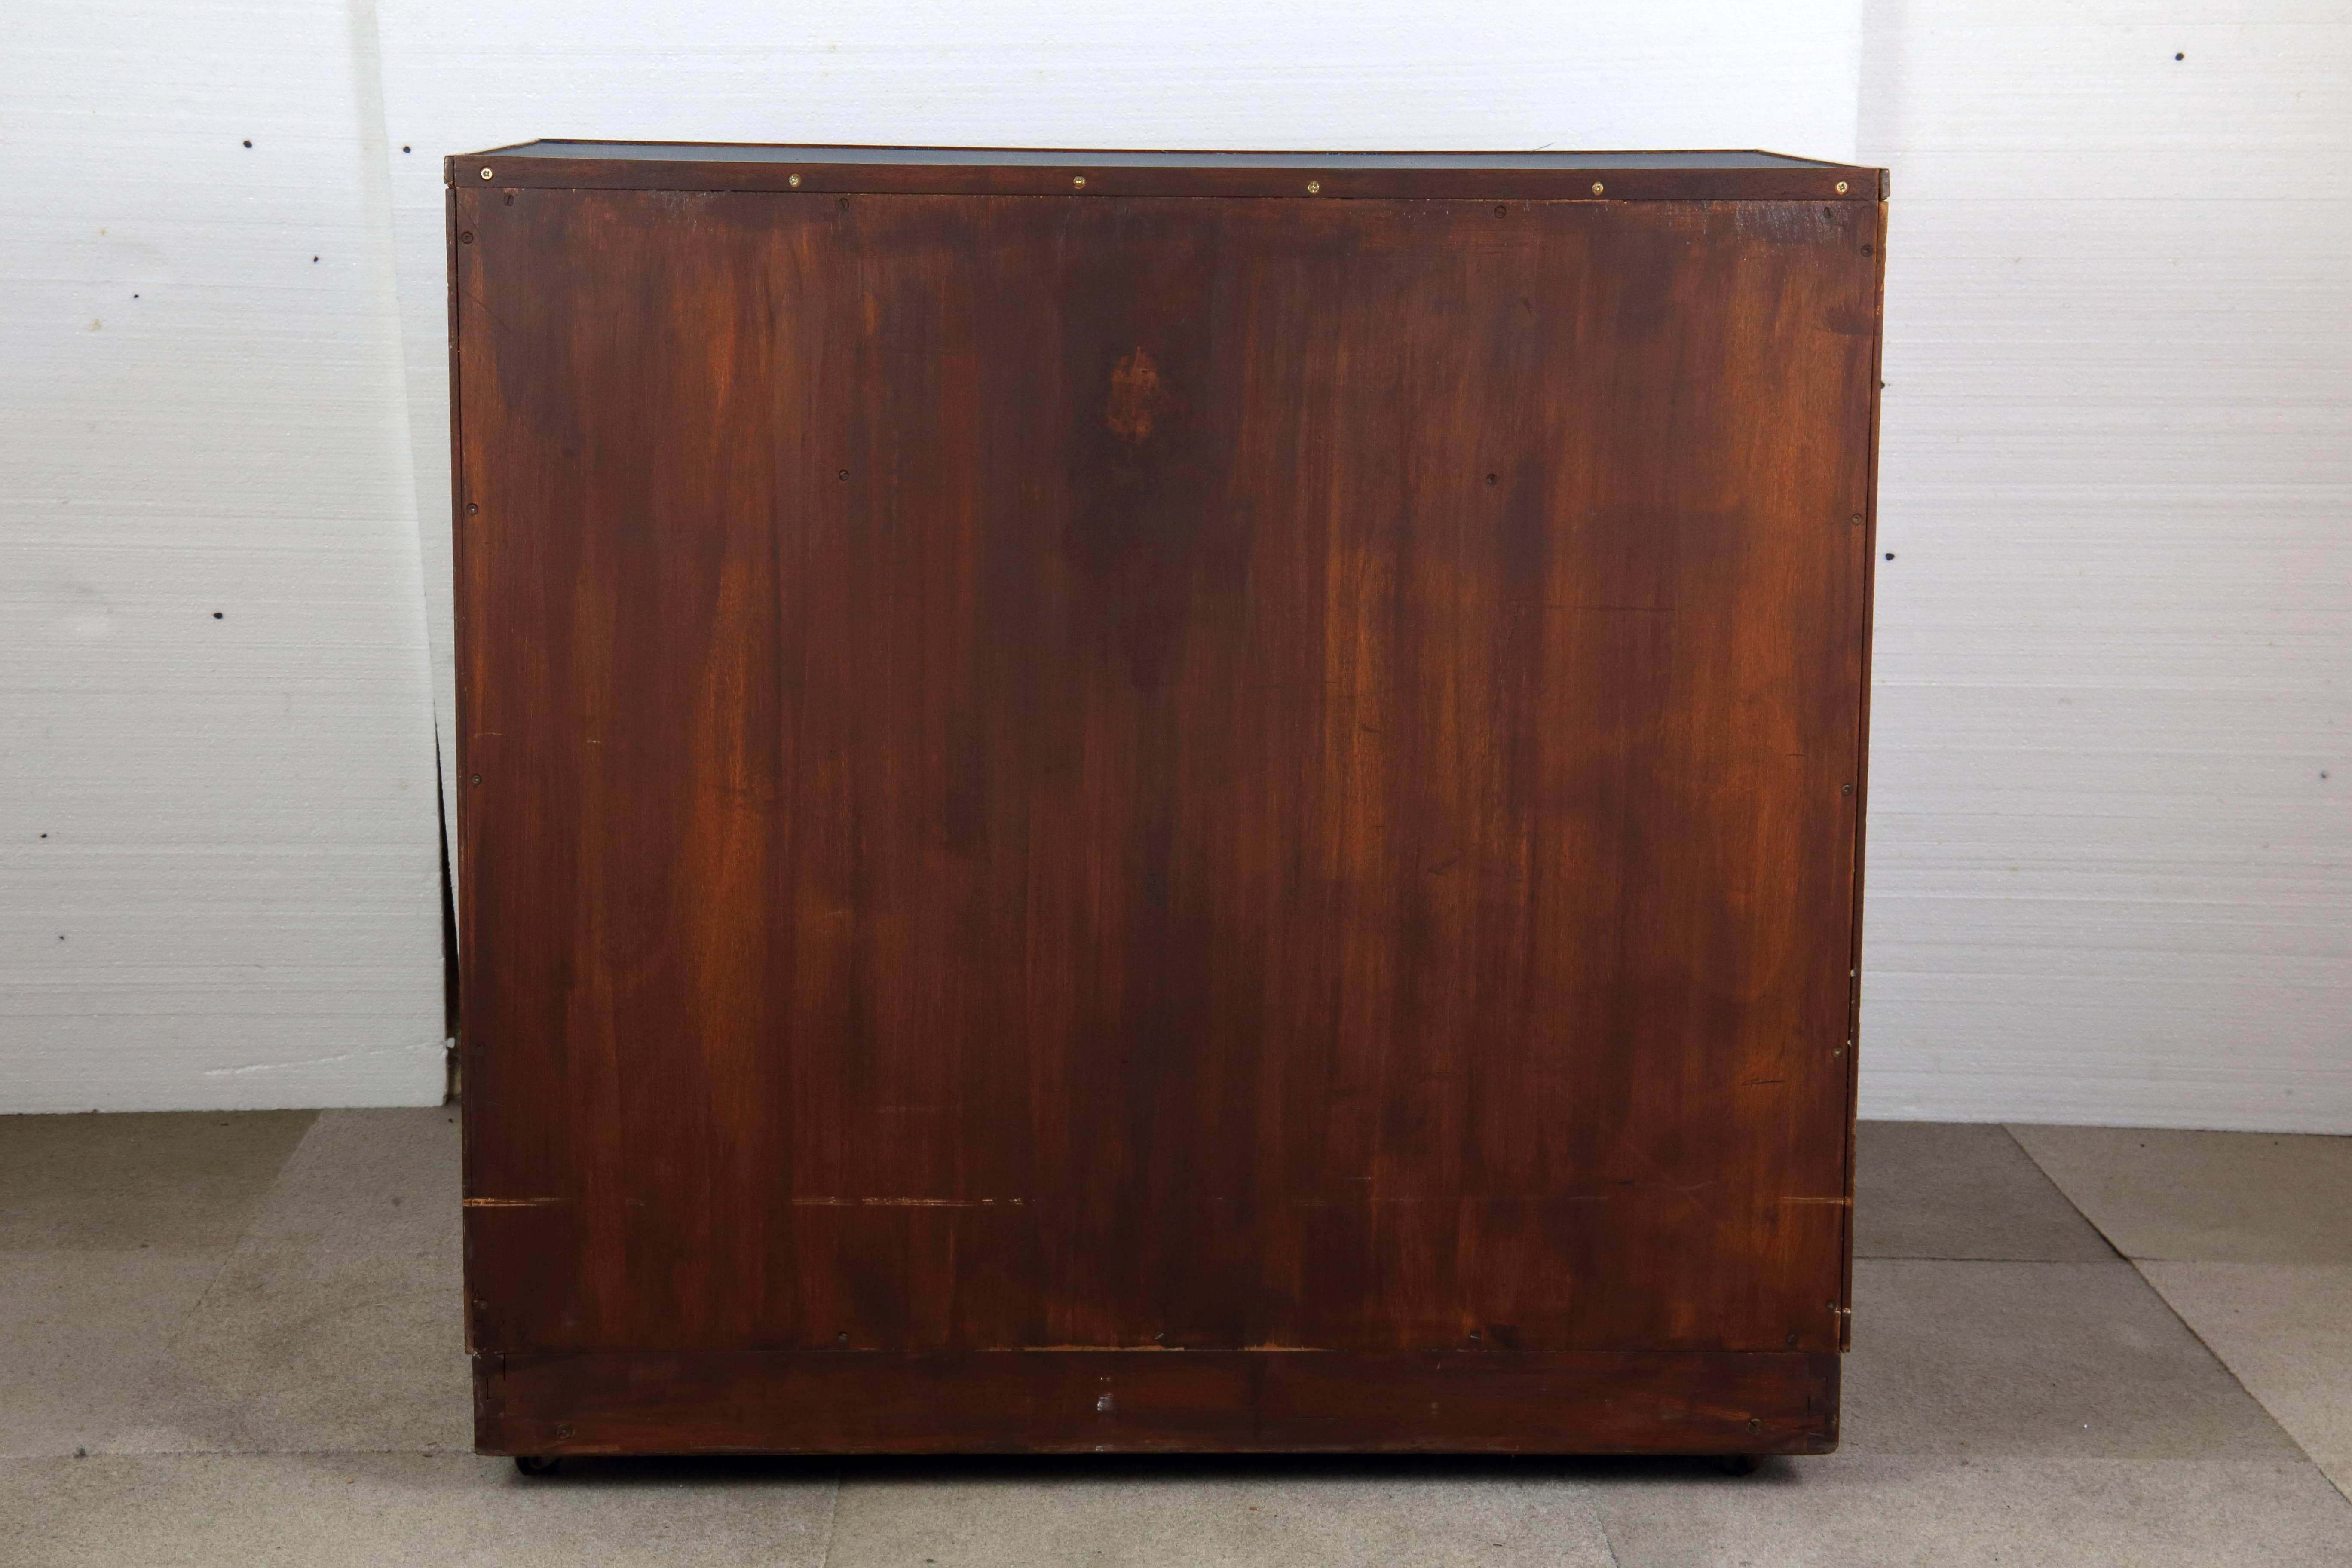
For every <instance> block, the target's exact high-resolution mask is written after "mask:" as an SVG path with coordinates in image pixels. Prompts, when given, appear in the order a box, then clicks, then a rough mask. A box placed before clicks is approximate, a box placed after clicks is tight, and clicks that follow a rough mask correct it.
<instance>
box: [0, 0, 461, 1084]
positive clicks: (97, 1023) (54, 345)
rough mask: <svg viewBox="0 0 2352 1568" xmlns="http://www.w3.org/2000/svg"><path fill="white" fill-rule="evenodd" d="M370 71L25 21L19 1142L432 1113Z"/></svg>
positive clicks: (2, 477) (253, 13)
mask: <svg viewBox="0 0 2352 1568" xmlns="http://www.w3.org/2000/svg"><path fill="white" fill-rule="evenodd" d="M362 58H363V52H362V51H355V50H354V47H353V41H352V33H351V30H350V28H349V27H348V26H347V19H346V17H345V15H344V13H343V12H342V11H341V9H339V8H337V7H335V6H333V5H317V4H309V3H305V0H240V3H239V4H237V5H167V4H161V3H158V0H43V3H40V4H28V3H26V0H16V3H14V4H11V5H7V6H5V8H0V147H5V153H6V167H7V170H8V174H9V187H10V189H9V196H8V217H7V222H6V223H5V224H0V1110H88V1109H94V1108H103V1109H110V1110H111V1109H139V1108H155V1107H172V1106H187V1107H195V1106H202V1107H212V1106H297V1105H372V1104H396V1103H427V1102H431V1101H435V1100H439V1099H440V1098H441V1094H442V1088H443V1074H444V1068H443V1052H442V1044H441V1036H442V997H441V921H440V890H439V889H440V881H439V879H440V869H439V850H438V844H437V837H436V826H435V825H436V807H435V801H434V755H433V731H432V716H431V709H430V699H429V691H430V685H429V674H428V668H427V664H426V658H425V650H426V642H425V613H424V604H423V595H422V591H421V583H420V579H419V575H418V566H417V532H416V522H415V516H416V514H415V491H414V487H413V483H412V479H411V474H410V462H409V455H408V430H407V423H406V419H405V417H404V414H405V405H404V401H403V396H402V390H401V385H400V360H399V352H400V351H399V342H398V336H397V323H396V317H395V311H394V300H393V292H392V283H391V268H390V256H389V245H388V239H389V230H388V217H389V207H388V204H387V202H386V199H385V196H386V193H385V189H384V186H385V180H384V174H383V169H384V163H383V152H382V149H381V148H380V147H379V146H378V145H377V144H376V138H377V137H378V136H379V135H380V134H381V129H382V119H381V113H380V111H379V110H375V107H374V105H373V103H371V102H369V101H368V100H369V99H370V97H371V96H372V95H373V92H374V90H375V89H374V81H373V73H372V72H371V71H367V70H362V69H359V68H357V67H358V65H359V63H360V61H361V60H362ZM247 140H250V141H251V142H252V143H253V145H252V147H251V148H250V149H249V150H248V149H247V148H246V147H245V146H243V145H242V144H241V143H243V142H246V141H247ZM313 257H316V258H317V259H316V260H315V261H313V259H312V258H313ZM215 615H217V616H218V617H219V618H217V619H215Z"/></svg>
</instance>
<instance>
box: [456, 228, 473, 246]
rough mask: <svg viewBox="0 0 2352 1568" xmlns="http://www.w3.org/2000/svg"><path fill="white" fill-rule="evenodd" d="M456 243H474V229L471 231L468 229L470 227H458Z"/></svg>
mask: <svg viewBox="0 0 2352 1568" xmlns="http://www.w3.org/2000/svg"><path fill="white" fill-rule="evenodd" d="M457 243H458V244H460V245H471V244H473V243H474V231H473V230H472V229H470V228H461V229H459V230H458V231H457Z"/></svg>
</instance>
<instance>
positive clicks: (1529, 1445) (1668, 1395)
mask: <svg viewBox="0 0 2352 1568" xmlns="http://www.w3.org/2000/svg"><path fill="white" fill-rule="evenodd" d="M1837 1423H1838V1357H1837V1356H1836V1355H1834V1354H1823V1353H1812V1352H1802V1351H1789V1352H1781V1351H1769V1352H1714V1351H1592V1352H1560V1353H1551V1354H1519V1353H1504V1352H1318V1351H1297V1352H1288V1351H976V1352H859V1351H842V1352H826V1351H581V1352H517V1353H499V1352H485V1353H482V1354H479V1355H477V1356H476V1357H475V1358H474V1441H475V1447H477V1448H478V1450H479V1451H480V1452H482V1453H485V1454H528V1455H533V1456H542V1455H544V1456H553V1455H562V1454H754V1453H765V1454H926V1453H931V1454H939V1453H966V1454H982V1453H1184V1452H1193V1453H1493V1454H1731V1453H1744V1454H1825V1453H1828V1452H1830V1451H1831V1450H1832V1449H1833V1448H1835V1447H1837Z"/></svg>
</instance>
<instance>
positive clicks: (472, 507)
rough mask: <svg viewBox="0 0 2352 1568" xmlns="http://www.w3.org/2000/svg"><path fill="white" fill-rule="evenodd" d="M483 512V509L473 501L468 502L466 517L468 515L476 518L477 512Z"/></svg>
mask: <svg viewBox="0 0 2352 1568" xmlns="http://www.w3.org/2000/svg"><path fill="white" fill-rule="evenodd" d="M480 510H482V509H481V508H480V507H479V506H478V505H476V504H475V503H474V502H472V501H467V503H466V515H467V517H472V516H474V515H475V514H476V513H477V512H478V511H480Z"/></svg>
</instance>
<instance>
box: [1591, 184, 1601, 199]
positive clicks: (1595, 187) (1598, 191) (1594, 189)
mask: <svg viewBox="0 0 2352 1568" xmlns="http://www.w3.org/2000/svg"><path fill="white" fill-rule="evenodd" d="M1592 194H1593V195H1596V196H1597V195H1600V194H1601V182H1600V181H1598V180H1595V181H1593V182H1592Z"/></svg>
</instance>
